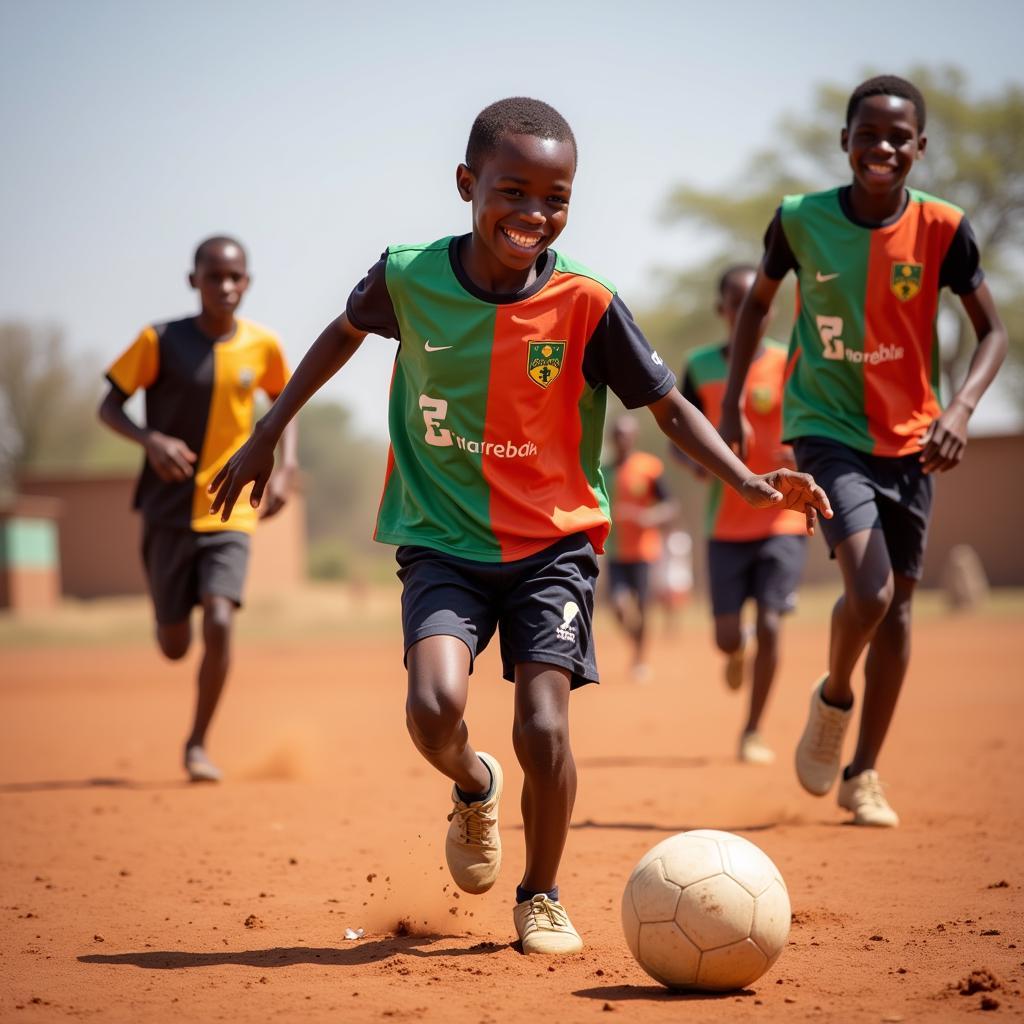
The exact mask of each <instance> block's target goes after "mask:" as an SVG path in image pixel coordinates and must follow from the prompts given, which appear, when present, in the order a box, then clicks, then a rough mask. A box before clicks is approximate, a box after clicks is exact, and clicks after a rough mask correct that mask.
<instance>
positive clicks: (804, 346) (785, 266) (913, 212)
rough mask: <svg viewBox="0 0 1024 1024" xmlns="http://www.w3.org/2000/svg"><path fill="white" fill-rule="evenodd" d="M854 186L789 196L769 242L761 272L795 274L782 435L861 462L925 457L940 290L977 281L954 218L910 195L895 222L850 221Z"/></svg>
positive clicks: (940, 203)
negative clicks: (820, 443) (826, 445)
mask: <svg viewBox="0 0 1024 1024" xmlns="http://www.w3.org/2000/svg"><path fill="white" fill-rule="evenodd" d="M849 192H850V189H849V186H847V187H845V188H842V189H831V190H830V191H828V192H817V193H812V194H809V195H796V196H786V198H785V199H783V201H782V205H781V207H780V208H779V212H778V213H777V214H776V218H775V220H774V221H773V222H772V225H771V227H770V228H769V230H768V235H767V236H766V252H765V258H764V264H763V267H764V271H765V273H766V274H767V275H768V276H769V277H772V278H775V279H781V278H782V277H783V276H784V275H785V273H786V271H787V270H790V269H792V270H795V271H796V275H797V287H798V292H797V319H796V323H795V325H794V327H793V333H792V336H791V340H790V349H789V366H788V370H787V373H788V379H787V382H786V392H785V402H784V416H783V436H784V437H785V438H786V439H787V440H792V439H793V438H797V437H805V436H810V435H817V436H820V437H829V438H832V439H834V440H837V441H841V442H842V443H843V444H847V445H850V446H851V447H852V448H856V449H858V450H859V451H864V452H869V453H871V454H874V455H882V456H899V455H907V454H911V453H913V452H917V451H920V449H921V447H922V441H921V438H922V435H923V434H924V431H925V429H926V428H927V427H928V425H929V424H930V423H931V421H932V420H933V419H934V418H935V417H936V416H938V415H939V414H940V413H941V411H942V409H941V405H940V401H939V370H940V367H939V352H938V336H937V332H936V317H937V314H938V303H939V291H940V289H941V288H942V287H943V286H944V285H948V286H949V287H950V288H951V289H952V290H953V291H954V292H955V293H957V294H959V295H963V294H966V293H969V292H972V291H974V290H975V289H976V288H977V287H978V286H979V285H980V284H981V282H982V280H983V274H982V272H981V269H980V266H979V259H978V248H977V244H976V242H975V240H974V234H973V232H972V231H971V229H970V225H969V224H968V223H967V220H966V218H965V217H964V214H963V211H962V210H960V209H959V207H956V206H953V205H952V204H951V203H947V202H945V201H944V200H942V199H936V198H935V197H934V196H930V195H928V194H926V193H924V192H919V191H917V190H916V189H909V190H908V194H907V202H906V206H905V208H904V209H903V211H902V212H901V213H900V214H898V215H897V216H896V217H894V218H893V219H892V220H891V221H890V222H888V223H884V224H881V225H871V224H865V223H863V222H860V221H858V220H857V219H856V216H855V214H854V213H853V211H852V209H851V207H850V202H849Z"/></svg>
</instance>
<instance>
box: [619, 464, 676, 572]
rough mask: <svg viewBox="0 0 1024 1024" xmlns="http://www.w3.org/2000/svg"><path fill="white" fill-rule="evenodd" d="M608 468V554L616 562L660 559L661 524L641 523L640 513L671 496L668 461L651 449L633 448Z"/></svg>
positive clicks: (654, 560)
mask: <svg viewBox="0 0 1024 1024" xmlns="http://www.w3.org/2000/svg"><path fill="white" fill-rule="evenodd" d="M604 472H605V476H606V477H610V479H611V499H612V502H611V509H612V532H611V534H610V536H609V538H608V544H607V555H608V557H609V558H610V559H611V560H612V561H613V562H628V563H633V562H656V561H657V560H658V558H659V557H661V528H660V527H658V526H643V525H641V524H640V523H638V522H637V521H636V513H637V512H642V511H643V510H644V509H649V508H652V507H653V506H655V505H657V504H658V503H659V502H662V501H667V500H668V497H669V494H668V491H667V490H666V488H665V481H664V479H663V477H664V474H665V466H664V464H663V463H662V461H661V459H659V458H658V457H657V456H656V455H651V454H650V453H649V452H630V454H629V455H627V456H626V458H625V459H623V460H622V461H621V462H619V463H617V464H613V465H610V466H608V467H607V468H606V469H605V471H604Z"/></svg>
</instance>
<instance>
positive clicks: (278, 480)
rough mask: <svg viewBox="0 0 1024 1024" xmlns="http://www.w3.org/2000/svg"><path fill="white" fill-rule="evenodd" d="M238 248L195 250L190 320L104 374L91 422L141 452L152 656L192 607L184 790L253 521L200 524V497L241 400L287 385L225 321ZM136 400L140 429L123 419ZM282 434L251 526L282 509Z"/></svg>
mask: <svg viewBox="0 0 1024 1024" xmlns="http://www.w3.org/2000/svg"><path fill="white" fill-rule="evenodd" d="M249 280H250V279H249V272H248V269H247V263H246V255H245V250H244V249H243V248H242V246H241V245H240V244H239V243H238V242H236V241H235V240H234V239H232V238H225V237H216V238H208V239H206V241H204V242H202V243H201V244H200V246H199V247H198V248H197V249H196V253H195V263H194V269H193V271H192V273H191V274H190V275H189V283H190V284H191V286H192V287H193V288H194V289H195V290H196V291H197V292H198V293H199V300H200V312H199V315H198V316H191V317H186V318H185V319H183V320H174V321H171V322H169V323H161V324H153V325H151V326H149V327H146V328H145V329H144V330H143V331H142V333H141V334H140V335H139V336H138V338H137V339H136V340H135V342H134V344H132V345H131V346H130V347H129V348H128V350H127V351H126V352H125V353H124V354H123V355H122V356H121V357H120V358H119V359H118V360H117V361H116V362H115V363H114V364H113V366H111V367H110V369H109V371H108V372H107V380H108V381H109V382H110V389H109V390H108V392H107V394H106V397H105V398H104V399H103V403H102V404H101V406H100V410H99V414H100V419H101V420H102V421H103V422H104V423H106V424H107V426H108V427H110V428H111V429H112V430H114V431H116V432H117V433H118V434H121V435H122V436H123V437H126V438H128V439H129V440H130V441H135V442H136V443H137V444H139V445H140V446H141V447H142V448H143V450H144V451H145V453H146V461H145V464H144V465H143V468H142V475H141V476H140V477H139V482H138V485H137V487H136V491H135V507H136V508H137V509H139V510H140V511H141V513H142V519H143V541H142V559H143V562H144V564H145V569H146V578H147V581H148V584H149V592H150V596H151V597H152V599H153V608H154V611H155V613H156V639H157V643H158V645H159V647H160V650H161V651H162V652H163V654H164V655H165V656H166V657H168V658H171V659H172V660H175V661H176V660H178V659H179V658H183V657H184V656H185V653H186V652H187V651H188V649H189V644H190V642H191V638H192V629H191V623H190V621H189V620H190V616H191V613H192V608H193V606H194V605H197V604H201V605H202V607H203V657H202V661H201V662H200V664H199V679H198V692H197V696H196V705H195V714H194V716H193V721H192V730H191V732H190V733H189V736H188V739H187V740H186V741H185V757H184V760H185V770H186V772H187V773H188V776H189V778H190V779H191V780H192V781H193V782H216V781H218V780H219V779H220V777H221V774H220V771H219V769H218V768H217V767H216V766H215V765H214V764H213V763H212V762H211V761H210V759H209V757H208V756H207V753H206V732H207V729H208V728H209V725H210V721H211V719H212V718H213V713H214V711H216V709H217V703H218V702H219V700H220V696H221V692H222V691H223V689H224V681H225V680H226V679H227V675H228V669H229V667H230V657H231V628H232V623H233V619H234V614H235V610H236V609H237V608H240V607H241V605H242V590H243V586H244V583H245V572H246V567H247V564H248V560H249V538H250V535H251V534H252V532H253V530H254V529H255V528H256V518H257V516H256V512H255V511H254V510H253V508H251V507H250V506H249V505H248V504H242V505H240V506H239V507H238V508H237V509H236V510H235V511H234V512H233V513H232V515H231V516H230V517H227V518H225V519H224V520H223V521H217V520H215V519H211V518H210V515H209V509H210V497H209V495H208V494H207V487H208V485H209V483H210V481H211V480H212V479H213V475H214V474H215V473H216V472H217V470H219V469H220V468H221V466H223V465H224V463H225V461H226V460H227V457H228V456H229V455H230V454H231V453H232V452H233V451H234V450H235V449H236V448H237V447H238V446H239V445H240V444H241V443H242V442H243V441H244V440H245V439H246V438H247V437H248V436H249V434H250V432H251V430H252V410H253V396H254V394H255V391H256V388H262V389H263V391H265V392H266V393H267V394H268V395H269V396H270V397H271V398H276V397H277V395H278V394H279V393H280V391H281V389H282V388H283V387H284V385H285V382H286V381H287V379H288V371H287V368H286V367H285V361H284V356H283V355H282V352H281V346H280V345H279V343H278V340H277V338H276V337H275V336H274V335H273V334H271V333H270V331H268V330H266V329H265V328H263V327H259V326H257V325H256V324H254V323H251V322H250V321H248V320H242V319H239V318H237V317H236V316H235V311H236V310H237V309H238V306H239V304H240V303H241V301H242V297H243V296H244V295H245V292H246V289H247V288H248V287H249ZM138 388H144V389H145V391H146V426H145V427H140V426H139V425H138V424H136V423H135V422H133V421H132V419H131V418H130V417H129V416H128V415H127V413H126V412H125V411H124V408H123V406H124V403H125V402H126V401H127V400H128V398H129V397H130V396H131V395H132V394H133V392H135V390H136V389H138ZM295 451H296V436H295V429H294V427H293V426H289V428H288V429H287V430H286V431H284V432H283V434H282V459H281V466H280V468H279V469H278V470H277V471H276V472H275V473H274V478H273V480H272V481H271V482H270V484H269V485H268V488H267V500H266V501H265V502H264V503H263V505H262V506H261V508H260V518H267V517H268V516H272V515H274V514H275V513H276V512H278V511H279V510H280V509H281V507H282V506H283V505H284V503H285V501H286V499H287V497H288V493H289V490H290V487H291V480H292V477H293V475H294V472H295V468H296V457H295Z"/></svg>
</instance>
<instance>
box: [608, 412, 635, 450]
mask: <svg viewBox="0 0 1024 1024" xmlns="http://www.w3.org/2000/svg"><path fill="white" fill-rule="evenodd" d="M638 432H639V427H638V426H637V423H636V420H633V419H625V418H623V419H619V420H616V421H615V426H614V427H612V444H613V445H614V447H615V456H616V458H618V459H620V460H621V459H624V458H626V456H628V455H630V454H632V452H633V449H634V448H635V447H636V438H637V433H638Z"/></svg>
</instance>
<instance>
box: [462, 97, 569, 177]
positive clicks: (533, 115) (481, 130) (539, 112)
mask: <svg viewBox="0 0 1024 1024" xmlns="http://www.w3.org/2000/svg"><path fill="white" fill-rule="evenodd" d="M506 135H533V136H535V137H536V138H538V139H554V140H555V141H556V142H568V143H570V144H571V145H572V155H573V159H576V158H577V157H578V155H579V154H578V151H577V149H576V136H575V135H573V133H572V129H571V128H570V127H569V122H568V121H566V119H565V118H564V117H562V115H561V114H560V113H559V112H558V111H557V110H555V108H554V107H552V106H550V105H549V104H547V103H544V102H543V101H542V100H534V99H530V98H529V97H528V96H510V97H508V99H504V100H498V101H497V102H496V103H492V104H491V105H490V106H488V107H484V109H483V110H481V111H480V113H479V114H477V115H476V120H475V121H474V122H473V127H472V128H471V129H470V131H469V141H468V142H467V143H466V166H467V167H469V168H471V169H472V170H474V171H475V170H476V169H477V168H478V167H479V166H480V164H481V163H483V161H484V160H485V159H486V158H487V157H488V156H490V154H491V153H493V152H494V151H495V149H497V148H498V143H499V142H501V140H502V139H503V138H505V136H506Z"/></svg>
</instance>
